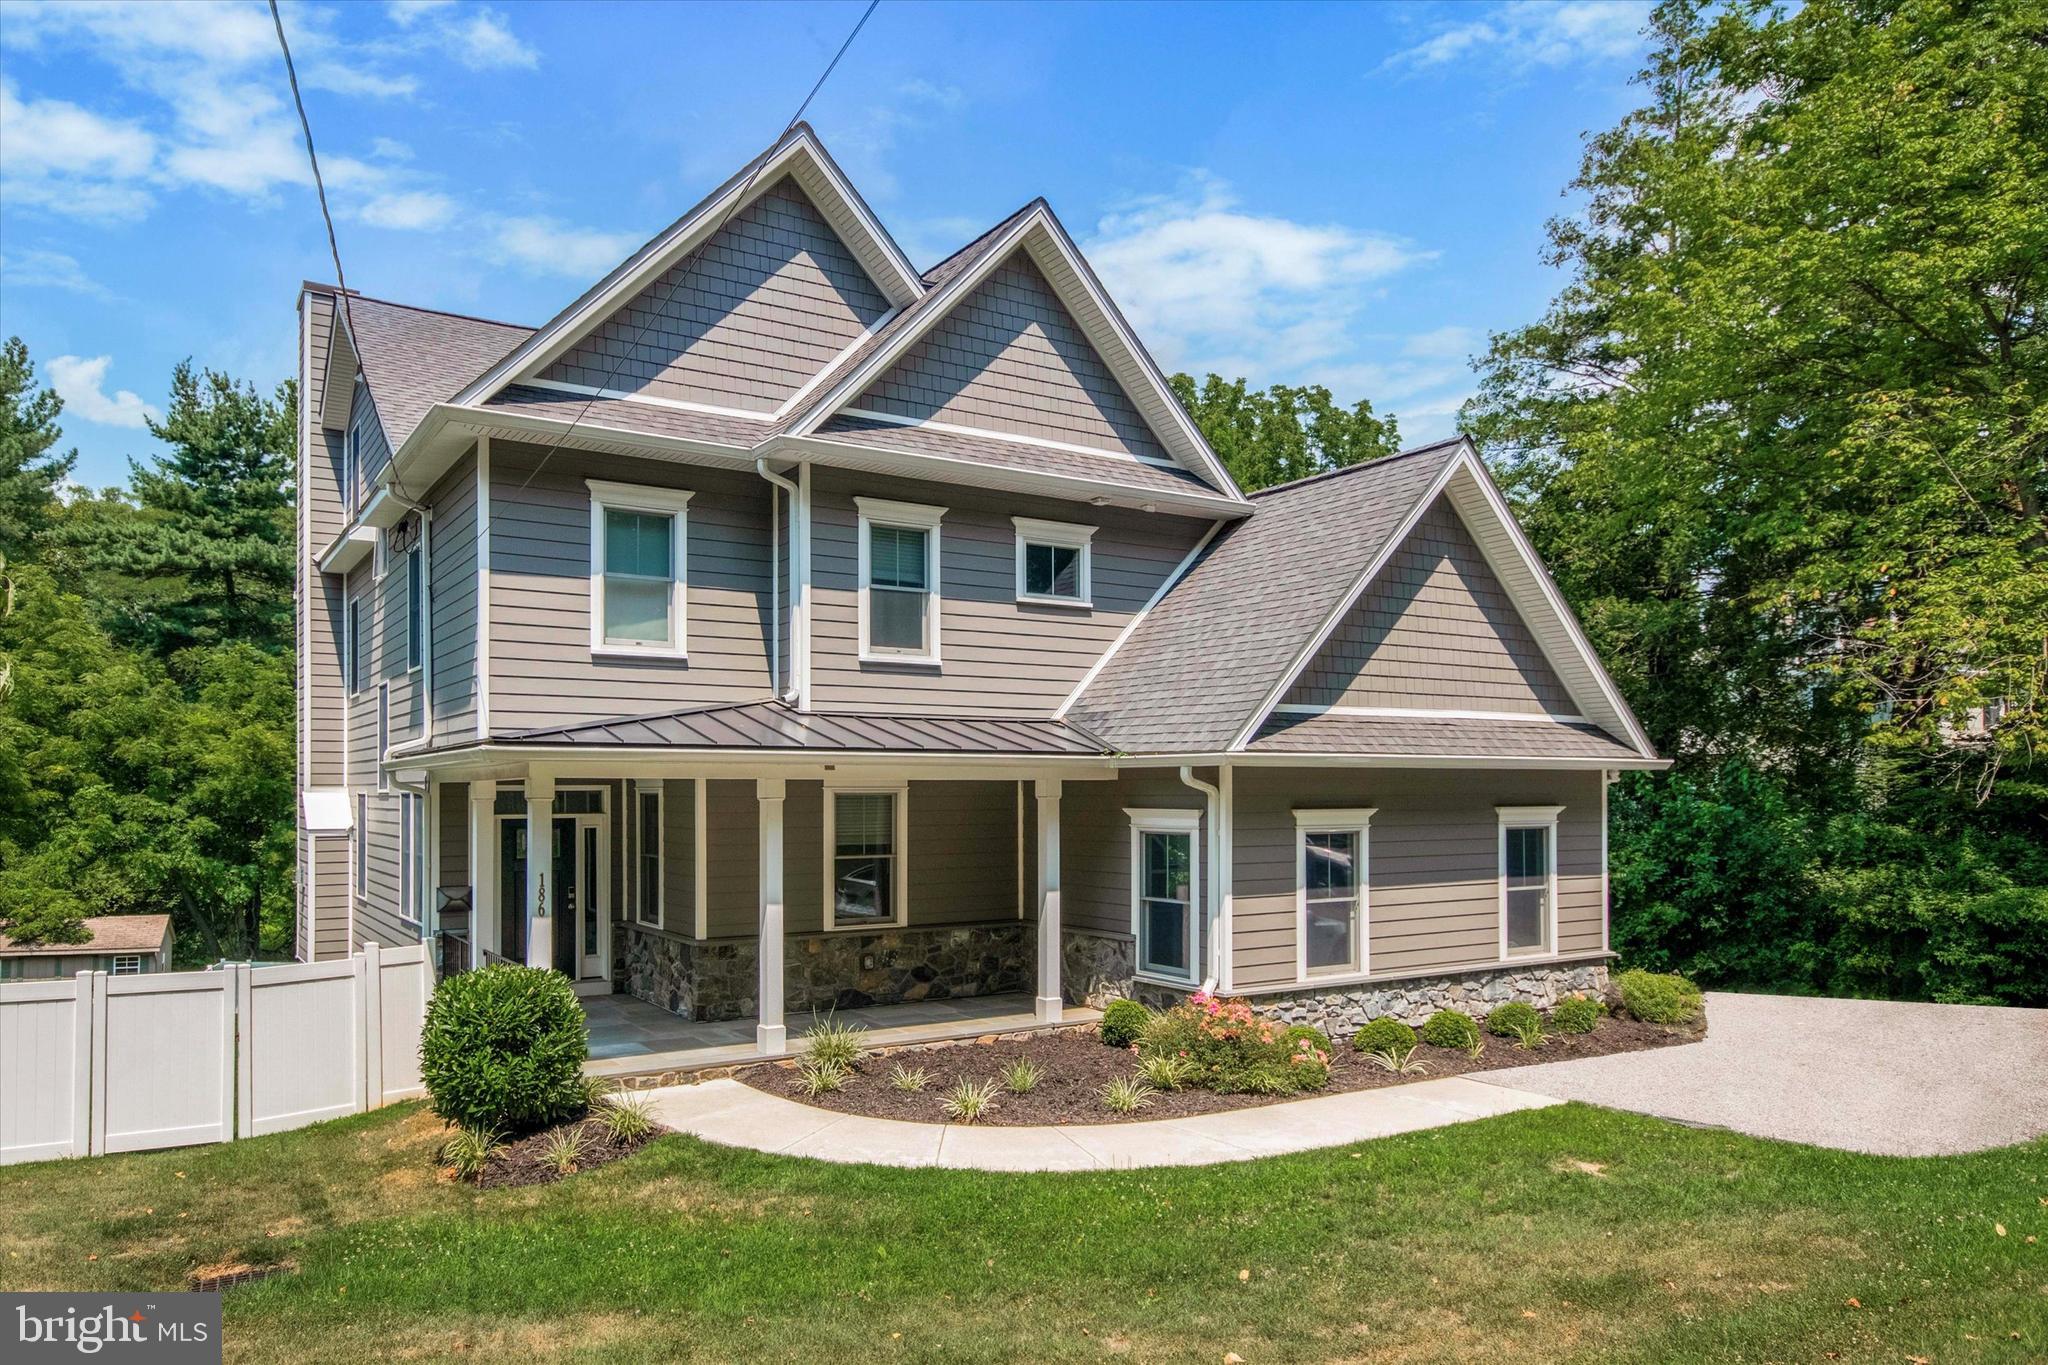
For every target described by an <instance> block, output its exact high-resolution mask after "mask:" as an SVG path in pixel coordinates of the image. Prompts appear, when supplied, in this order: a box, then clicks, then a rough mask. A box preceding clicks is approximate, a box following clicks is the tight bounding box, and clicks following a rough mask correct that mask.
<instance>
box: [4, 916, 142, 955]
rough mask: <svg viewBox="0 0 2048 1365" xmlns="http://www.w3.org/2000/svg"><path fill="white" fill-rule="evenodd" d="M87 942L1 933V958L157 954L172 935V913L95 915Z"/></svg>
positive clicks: (89, 922)
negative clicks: (22, 939)
mask: <svg viewBox="0 0 2048 1365" xmlns="http://www.w3.org/2000/svg"><path fill="white" fill-rule="evenodd" d="M85 931H86V933H88V934H90V935H91V936H92V937H90V938H89V939H87V940H86V941H85V942H84V943H16V942H15V941H14V940H13V939H11V938H9V937H8V936H7V935H5V934H0V957H31V956H36V955H40V956H44V957H61V956H72V957H82V956H89V955H91V954H94V953H154V952H156V951H158V950H159V949H161V948H162V947H163V946H164V940H165V939H166V938H168V937H170V933H171V917H170V916H169V915H94V916H92V917H91V918H89V919H87V920H86V921H85Z"/></svg>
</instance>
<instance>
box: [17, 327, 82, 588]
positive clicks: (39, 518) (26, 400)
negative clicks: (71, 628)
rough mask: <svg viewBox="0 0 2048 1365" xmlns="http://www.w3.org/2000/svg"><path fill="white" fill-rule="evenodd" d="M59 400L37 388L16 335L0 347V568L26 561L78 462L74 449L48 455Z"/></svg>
mask: <svg viewBox="0 0 2048 1365" xmlns="http://www.w3.org/2000/svg"><path fill="white" fill-rule="evenodd" d="M63 410H64V400H63V399H62V398H59V397H58V396H57V391H56V390H55V389H39V388H37V387H36V367H35V366H34V365H33V364H32V363H30V361H29V358H28V347H27V346H25V345H23V344H22V340H21V338H20V337H9V338H8V339H7V341H6V343H5V345H0V572H4V571H5V565H6V564H8V563H10V562H11V563H16V564H19V563H21V562H23V561H24V560H26V559H28V558H29V556H30V554H31V552H32V549H33V542H34V541H35V540H36V539H37V537H38V536H39V535H40V534H41V533H42V532H43V531H46V530H48V529H49V525H50V520H51V514H52V512H53V511H54V510H55V508H56V506H57V489H58V487H59V486H60V485H62V484H63V482H64V480H65V479H66V478H67V477H68V476H69V475H70V473H71V470H72V467H73V466H74V465H76V464H77V463H78V452H77V451H75V450H73V451H69V452H66V453H63V454H54V455H53V454H51V453H50V452H51V450H52V449H53V448H54V447H55V446H56V444H57V442H58V441H59V440H60V439H61V438H62V436H63V434H64V433H63V431H62V429H61V428H59V427H58V425H57V414H58V413H60V412H62V411H63Z"/></svg>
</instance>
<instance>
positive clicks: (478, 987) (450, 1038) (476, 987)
mask: <svg viewBox="0 0 2048 1365" xmlns="http://www.w3.org/2000/svg"><path fill="white" fill-rule="evenodd" d="M588 1055H589V1040H588V1039H587V1037H586V1036H585V1034H584V1032H583V1010H582V1009H581V1007H579V1006H578V1005H577V1003H576V993H575V992H574V991H572V990H570V989H569V981H568V978H567V977H564V976H562V975H561V974H560V973H558V972H551V971H546V970H544V969H542V968H539V967H513V966H495V967H486V968H484V969H483V970H482V971H476V972H464V973H463V974H462V975H460V976H451V977H449V978H448V979H447V980H446V981H443V982H442V983H441V984H440V985H439V986H438V987H436V988H435V990H434V995H433V998H432V999H431V1000H429V1001H428V1002H427V1019H426V1024H425V1025H424V1027H423V1028H422V1029H421V1031H420V1077H421V1079H422V1080H423V1081H424V1082H425V1083H426V1087H427V1094H428V1095H429V1096H430V1097H431V1099H432V1101H433V1106H434V1112H435V1113H436V1114H439V1115H440V1116H441V1117H442V1118H444V1119H446V1120H448V1122H450V1123H453V1124H457V1125H459V1126H461V1127H463V1128H473V1129H477V1130H480V1131H483V1132H488V1133H508V1134H517V1133H524V1132H529V1131H531V1130H533V1129H536V1128H545V1127H546V1126H548V1125H549V1124H551V1123H557V1122H560V1121H561V1120H563V1119H566V1118H573V1117H574V1116H576V1115H577V1114H580V1113H582V1112H583V1111H584V1110H585V1109H586V1108H587V1107H588V1106H589V1103H590V1095H589V1091H588V1090H587V1089H585V1087H584V1084H583V1062H584V1059H585V1058H586V1057H587V1056H588Z"/></svg>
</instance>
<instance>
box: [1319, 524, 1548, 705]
mask: <svg viewBox="0 0 2048 1365" xmlns="http://www.w3.org/2000/svg"><path fill="white" fill-rule="evenodd" d="M1282 700H1283V703H1297V704H1302V705H1310V706H1378V707H1401V708H1421V709H1433V710H1481V711H1516V712H1526V713H1527V714H1529V715H1532V716H1540V715H1546V714H1548V715H1569V714H1571V713H1573V712H1574V711H1576V710H1577V707H1576V706H1575V704H1574V703H1573V701H1572V698H1571V694H1570V693H1569V692H1567V691H1566V690H1565V687H1564V684H1563V683H1562V682H1560V681H1559V680H1558V677H1557V674H1556V673H1555V672H1553V671H1552V670H1551V667H1550V663H1549V661H1548V660H1547V659H1545V658H1544V657H1543V651H1542V649H1541V648H1540V647H1539V646H1538V645H1537V643H1536V637H1535V636H1533V635H1531V634H1530V633H1529V627H1528V626H1527V625H1526V624H1524V623H1523V621H1522V617H1521V614H1520V613H1519V612H1518V611H1516V609H1515V606H1514V603H1513V602H1511V601H1510V600H1509V598H1508V594H1507V591H1506V590H1505V589H1504V588H1502V587H1501V585H1500V580H1498V579H1497V578H1495V577H1494V576H1493V570H1492V569H1491V568H1489V567H1488V566H1487V563H1486V559H1485V557H1484V556H1483V555H1481V554H1480V552H1479V546H1478V545H1477V544H1475V543H1474V542H1473V540H1472V536H1471V533H1470V532H1469V531H1467V530H1466V529H1465V524H1464V522H1462V521H1461V520H1459V518H1458V514H1457V513H1456V512H1455V511H1454V510H1452V508H1451V506H1450V504H1449V503H1448V502H1447V501H1446V500H1444V499H1443V498H1438V499H1437V501H1436V503H1435V504H1434V505H1433V506H1431V508H1430V509H1429V511H1428V512H1426V513H1424V514H1423V518H1422V520H1421V521H1420V522H1419V523H1417V525H1416V527H1415V529H1414V530H1413V531H1411V532H1410V533H1409V534H1408V538H1407V539H1406V540H1405V541H1403V542H1402V544H1401V546H1400V548H1399V549H1397V550H1396V551H1395V552H1394V556H1393V558H1392V559H1390V560H1389V561H1388V562H1387V565H1386V567H1385V568H1384V569H1382V570H1381V571H1380V573H1379V575H1378V576H1377V577H1376V578H1375V579H1374V580H1373V583H1372V585H1371V586H1370V587H1368V588H1367V589H1366V591H1365V594H1364V595H1363V596H1362V597H1361V598H1360V599H1359V601H1358V603H1357V605H1355V606H1354V607H1352V608H1351V610H1350V611H1349V612H1348V613H1346V615H1345V617H1344V619H1343V621H1342V622H1341V623H1340V624H1339V625H1338V627H1337V630H1336V632H1335V633H1334V634H1332V635H1331V637H1330V639H1329V642H1328V643H1327V644H1325V645H1324V646H1323V648H1322V649H1321V650H1320V651H1319V652H1318V653H1317V654H1316V657H1315V658H1313V659H1311V660H1310V661H1309V664H1308V667H1307V668H1306V669H1304V670H1303V671H1302V676H1301V679H1300V680H1299V681H1298V682H1296V683H1295V685H1294V686H1293V687H1292V688H1291V689H1290V690H1289V691H1288V693H1287V695H1286V697H1284V698H1283V699H1282Z"/></svg>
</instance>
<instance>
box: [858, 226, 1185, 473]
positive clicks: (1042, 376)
mask: <svg viewBox="0 0 2048 1365" xmlns="http://www.w3.org/2000/svg"><path fill="white" fill-rule="evenodd" d="M842 411H843V412H847V411H850V412H854V413H857V414H879V415H881V416H883V417H885V418H896V419H900V420H901V421H903V422H904V423H906V424H924V423H938V424H943V425H946V426H952V427H964V428H968V429H971V430H974V431H986V432H990V433H992V434H995V435H998V436H1011V437H1026V438H1031V439H1035V440H1041V441H1055V442H1060V443H1063V444H1068V445H1077V446H1083V447H1086V448H1088V449H1091V450H1100V451H1104V452H1107V453H1111V454H1120V455H1128V456H1135V457H1137V458H1140V459H1147V460H1158V461H1168V460H1170V459H1171V458H1172V457H1171V456H1170V455H1169V454H1168V452H1167V451H1166V449H1165V447H1163V446H1162V445H1161V444H1160V442H1159V439H1158V438H1157V437H1156V436H1155V435H1154V434H1153V432H1152V430H1151V428H1150V427H1149V426H1147V425H1146V423H1145V419H1144V418H1143V417H1141V416H1140V415H1139V413H1138V409H1137V407H1136V405H1135V404H1133V403H1132V401H1131V399H1130V397H1129V395H1128V394H1126V393H1125V392H1124V389H1123V387H1122V386H1121V385H1120V384H1118V382H1117V380H1116V378H1115V376H1114V375H1112V374H1111V373H1110V370H1109V367H1108V366H1107V365H1106V364H1104V363H1103V360H1102V357H1101V356H1100V355H1098V354H1097V353H1096V350H1095V348H1094V347H1093V346H1092V345H1090V344H1089V341H1088V338H1087V336H1086V334H1085V333H1084V332H1083V331H1082V329H1081V326H1080V324H1079V323H1077V322H1076V321H1075V320H1074V317H1073V315H1072V314H1071V313H1070V312H1068V310H1067V307H1066V305H1065V304H1064V303H1062V302H1061V301H1060V298H1059V295H1058V294H1057V293H1055V292H1054V290H1053V287H1052V286H1051V285H1050V284H1049V283H1047V281H1046V278H1045V276H1044V274H1043V273H1041V272H1040V270H1039V268H1038V265H1037V263H1036V262H1035V261H1034V260H1033V259H1032V257H1031V254H1030V252H1028V251H1027V250H1025V249H1023V248H1021V247H1020V248H1019V249H1017V250H1016V251H1014V252H1012V253H1011V254H1010V256H1009V257H1008V258H1006V259H1005V260H1004V261H1003V262H1002V264H1000V265H999V266H997V267H996V268H995V269H994V270H993V271H992V272H990V274H989V275H988V277H987V278H986V279H984V280H982V281H981V283H980V284H978V285H977V286H975V288H974V289H973V290H972V291H971V292H970V293H969V294H968V295H967V296H966V297H965V298H963V299H962V300H961V301H960V302H959V303H958V304H957V305H955V306H954V308H953V309H952V310H951V311H950V312H948V313H947V315H946V316H945V317H944V318H942V319H941V320H940V321H938V322H937V323H935V324H933V326H932V328H931V330H930V331H928V332H927V333H926V334H925V335H924V336H923V337H921V338H920V339H919V340H918V342H917V343H916V344H915V345H914V346H912V347H911V348H910V350H908V351H907V352H905V353H904V355H903V356H902V358H901V359H899V360H898V361H897V362H896V363H895V364H894V365H892V366H891V367H890V368H889V369H888V370H887V371H886V372H885V373H883V374H882V375H881V377H880V378H878V379H877V380H875V382H874V383H872V384H870V385H868V387H867V388H866V389H864V390H863V391H862V392H861V393H860V394H859V396H857V397H856V398H854V399H853V400H852V402H850V403H849V404H847V405H846V407H845V408H844V409H842Z"/></svg>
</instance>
